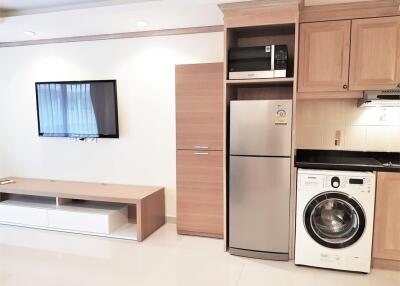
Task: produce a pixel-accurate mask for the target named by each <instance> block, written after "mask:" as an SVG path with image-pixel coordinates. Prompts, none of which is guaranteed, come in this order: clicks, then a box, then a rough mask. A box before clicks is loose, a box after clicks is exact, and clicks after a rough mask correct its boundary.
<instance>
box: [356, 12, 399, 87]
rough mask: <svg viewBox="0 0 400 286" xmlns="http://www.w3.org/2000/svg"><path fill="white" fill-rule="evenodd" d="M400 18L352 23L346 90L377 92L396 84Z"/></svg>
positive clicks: (373, 19)
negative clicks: (347, 85)
mask: <svg viewBox="0 0 400 286" xmlns="http://www.w3.org/2000/svg"><path fill="white" fill-rule="evenodd" d="M399 57H400V17H382V18H371V19H359V20H353V22H352V33H351V54H350V90H380V89H388V88H396V87H397V86H398V84H400V78H399V77H400V62H399Z"/></svg>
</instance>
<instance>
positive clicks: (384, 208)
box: [373, 172, 400, 269]
mask: <svg viewBox="0 0 400 286" xmlns="http://www.w3.org/2000/svg"><path fill="white" fill-rule="evenodd" d="M399 206H400V173H384V172H382V173H378V180H377V190H376V207H375V224H374V241H373V258H374V260H373V264H374V266H375V267H383V268H395V269H400V208H399Z"/></svg>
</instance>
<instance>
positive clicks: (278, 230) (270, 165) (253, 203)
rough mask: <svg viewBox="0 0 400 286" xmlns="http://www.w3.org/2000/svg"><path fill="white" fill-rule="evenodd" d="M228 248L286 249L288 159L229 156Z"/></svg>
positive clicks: (286, 250) (275, 250)
mask: <svg viewBox="0 0 400 286" xmlns="http://www.w3.org/2000/svg"><path fill="white" fill-rule="evenodd" d="M229 180H230V183H229V185H230V189H229V241H230V242H229V244H230V247H234V248H239V249H243V250H253V251H259V252H260V251H262V252H273V253H288V252H289V200H290V158H268V157H242V156H230V179H229Z"/></svg>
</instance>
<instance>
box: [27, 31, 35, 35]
mask: <svg viewBox="0 0 400 286" xmlns="http://www.w3.org/2000/svg"><path fill="white" fill-rule="evenodd" d="M24 34H25V35H27V36H35V35H36V33H35V32H33V31H25V32H24Z"/></svg>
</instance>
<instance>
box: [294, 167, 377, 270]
mask: <svg viewBox="0 0 400 286" xmlns="http://www.w3.org/2000/svg"><path fill="white" fill-rule="evenodd" d="M374 206H375V174H374V173H372V172H350V171H328V170H307V169H299V170H298V178H297V213H296V249H295V264H296V265H306V266H314V267H321V268H330V269H338V270H346V271H356V272H364V273H368V272H369V271H370V268H371V251H372V234H373V221H374Z"/></svg>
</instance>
